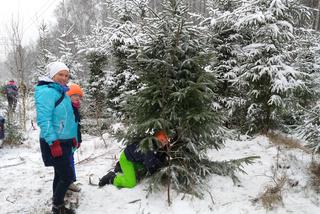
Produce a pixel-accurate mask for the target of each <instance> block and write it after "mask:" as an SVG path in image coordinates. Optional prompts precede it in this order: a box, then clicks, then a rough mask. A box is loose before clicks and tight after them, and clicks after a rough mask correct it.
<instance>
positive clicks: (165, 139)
mask: <svg viewBox="0 0 320 214" xmlns="http://www.w3.org/2000/svg"><path fill="white" fill-rule="evenodd" d="M154 136H155V138H157V140H158V141H160V142H161V143H163V144H166V143H168V142H169V138H168V135H167V134H166V133H165V131H162V130H161V131H157V132H156V134H155V135H154Z"/></svg>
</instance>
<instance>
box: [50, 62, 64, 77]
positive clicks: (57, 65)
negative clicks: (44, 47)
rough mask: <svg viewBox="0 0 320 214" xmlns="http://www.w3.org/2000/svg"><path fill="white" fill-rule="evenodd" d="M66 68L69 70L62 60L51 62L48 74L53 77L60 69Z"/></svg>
mask: <svg viewBox="0 0 320 214" xmlns="http://www.w3.org/2000/svg"><path fill="white" fill-rule="evenodd" d="M62 70H66V71H68V72H69V68H68V67H67V66H66V65H65V64H64V63H62V62H51V63H49V64H48V65H47V69H46V74H47V75H49V77H50V78H51V79H52V78H53V77H54V75H56V74H57V73H58V72H59V71H62Z"/></svg>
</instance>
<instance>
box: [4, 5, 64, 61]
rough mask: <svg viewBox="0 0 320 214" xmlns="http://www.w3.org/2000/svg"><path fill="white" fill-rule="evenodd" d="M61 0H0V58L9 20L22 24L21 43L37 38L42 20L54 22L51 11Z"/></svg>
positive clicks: (5, 40)
mask: <svg viewBox="0 0 320 214" xmlns="http://www.w3.org/2000/svg"><path fill="white" fill-rule="evenodd" d="M61 1H62V0H0V59H1V60H3V57H4V55H5V52H6V48H5V46H6V43H7V38H8V32H7V31H8V30H7V26H10V23H11V20H12V18H13V20H15V21H16V20H20V23H21V24H22V26H23V32H24V34H23V41H22V42H23V44H24V45H25V44H28V43H30V41H35V40H36V39H37V38H38V35H39V33H38V27H39V25H40V23H41V22H42V21H45V23H52V22H54V20H55V19H54V16H53V11H54V9H55V7H56V6H57V4H58V3H59V2H61Z"/></svg>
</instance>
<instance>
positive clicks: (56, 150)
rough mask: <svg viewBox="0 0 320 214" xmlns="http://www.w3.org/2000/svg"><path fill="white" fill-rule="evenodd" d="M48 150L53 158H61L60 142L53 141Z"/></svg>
mask: <svg viewBox="0 0 320 214" xmlns="http://www.w3.org/2000/svg"><path fill="white" fill-rule="evenodd" d="M50 150H51V155H52V157H54V158H57V157H61V156H62V149H61V146H60V141H59V140H55V141H53V143H52V144H51V145H50Z"/></svg>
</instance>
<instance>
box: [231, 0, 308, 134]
mask: <svg viewBox="0 0 320 214" xmlns="http://www.w3.org/2000/svg"><path fill="white" fill-rule="evenodd" d="M297 11H299V5H297V4H295V3H294V2H293V1H283V0H259V1H246V2H244V3H243V5H242V6H241V7H239V8H238V9H237V10H236V11H235V13H236V16H237V22H236V23H235V24H234V28H235V29H237V31H238V32H239V34H241V35H242V36H244V35H245V36H246V37H247V38H248V39H246V40H244V42H243V43H242V44H241V48H242V53H243V54H240V55H238V57H237V58H238V62H239V74H238V76H237V78H236V79H234V81H233V84H234V86H237V87H238V88H240V89H242V90H243V91H245V94H243V98H244V99H246V102H244V104H245V105H246V109H247V111H246V117H245V118H246V120H245V121H246V127H247V129H248V130H249V131H250V132H261V131H262V132H266V131H268V130H269V129H270V128H279V127H281V126H282V125H283V123H284V122H283V121H282V118H281V115H282V114H283V110H285V109H286V108H288V107H289V106H290V103H289V102H290V99H287V98H289V97H290V96H293V95H294V94H293V91H294V90H296V89H297V88H300V89H302V90H306V87H305V81H304V78H305V74H304V73H303V72H300V71H299V70H298V69H297V67H296V65H294V62H295V59H296V55H294V54H293V50H294V48H295V45H294V41H295V40H296V39H297V35H296V32H295V21H294V18H293V14H295V13H296V12H297Z"/></svg>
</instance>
